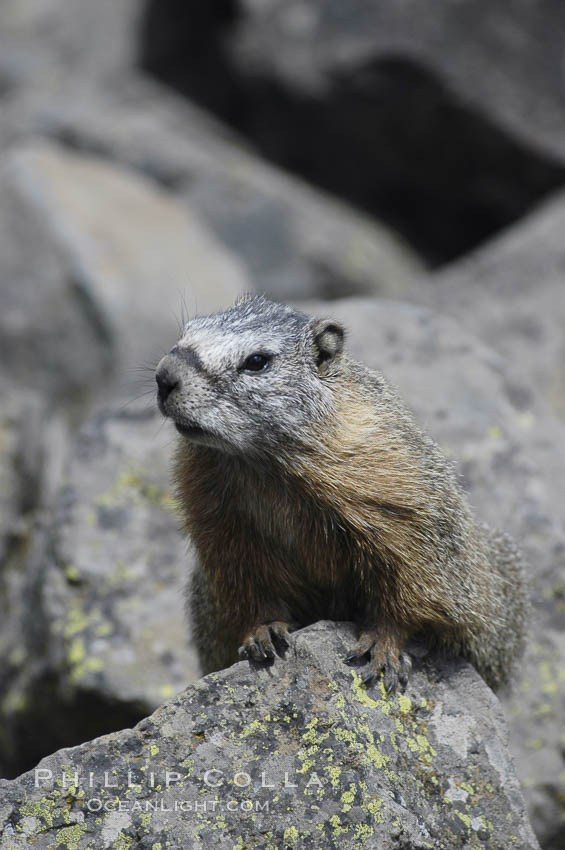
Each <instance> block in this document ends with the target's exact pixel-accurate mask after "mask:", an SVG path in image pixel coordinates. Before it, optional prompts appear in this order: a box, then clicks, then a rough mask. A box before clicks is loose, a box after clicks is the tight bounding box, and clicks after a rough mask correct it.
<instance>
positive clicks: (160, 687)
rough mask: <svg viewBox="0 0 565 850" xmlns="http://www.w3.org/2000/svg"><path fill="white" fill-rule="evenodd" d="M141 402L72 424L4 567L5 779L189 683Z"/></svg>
mask: <svg viewBox="0 0 565 850" xmlns="http://www.w3.org/2000/svg"><path fill="white" fill-rule="evenodd" d="M152 402H153V397H151V402H150V406H149V408H148V407H147V406H140V405H139V404H137V405H126V406H124V407H123V408H122V409H121V410H119V411H116V412H114V413H112V414H110V413H108V414H103V413H100V414H98V415H97V416H95V417H94V418H93V419H92V420H90V421H89V422H88V423H87V424H86V425H85V426H84V427H83V429H82V430H81V431H80V433H79V435H78V438H77V439H76V440H75V442H74V446H73V449H72V452H71V459H70V463H68V464H67V466H66V470H65V473H64V476H63V481H62V489H61V490H60V493H59V496H58V498H57V499H56V500H55V506H54V509H53V510H52V511H50V512H47V513H44V514H43V515H42V520H41V522H36V523H35V526H34V527H33V529H32V531H33V534H32V537H31V541H30V542H29V543H28V547H27V549H24V550H23V552H22V551H19V552H16V553H14V556H13V558H12V563H11V564H10V565H9V566H10V569H9V572H8V574H7V575H8V577H10V578H11V584H10V585H8V587H9V588H11V590H10V592H7V598H6V599H5V600H4V601H5V602H6V603H7V609H8V612H7V613H9V617H8V619H7V622H6V623H5V626H6V628H5V629H4V628H3V630H2V632H1V634H0V637H1V640H2V649H3V650H4V651H3V652H2V656H1V657H2V669H1V671H0V675H1V676H2V681H3V683H4V687H3V694H4V699H3V702H2V706H1V708H0V717H1V728H2V735H1V737H2V740H3V747H2V752H3V759H4V765H3V768H4V770H7V771H9V772H10V773H13V772H14V771H21V770H22V769H23V767H26V768H27V767H29V766H30V765H31V764H34V763H36V762H37V760H38V758H39V757H40V756H41V755H44V754H46V753H49V752H52V751H53V750H54V749H56V748H58V747H60V746H62V745H64V744H67V745H68V744H70V743H78V742H80V741H82V740H85V738H88V737H92V736H94V735H96V734H101V733H102V732H106V731H111V730H113V729H115V728H120V727H121V726H124V725H132V724H133V723H135V722H137V720H139V719H140V718H141V717H144V716H145V715H147V714H149V713H150V712H151V711H153V710H154V709H155V708H156V707H157V706H158V705H159V704H160V703H161V702H163V700H164V699H166V698H167V697H169V696H172V695H173V694H176V693H177V692H178V691H180V690H181V689H182V688H183V687H184V686H185V685H186V683H187V682H190V681H191V680H193V679H195V678H197V677H198V676H199V675H200V673H199V668H198V664H197V661H196V655H195V652H194V650H193V649H192V647H191V646H190V645H189V642H188V636H187V632H186V623H185V617H184V612H183V585H184V582H185V580H186V574H187V571H188V569H189V567H190V563H191V556H190V554H189V553H188V552H187V545H186V541H185V539H184V538H183V536H182V535H181V533H180V529H179V527H178V520H177V517H176V515H175V513H174V507H173V498H172V494H171V491H170V482H169V480H168V478H169V475H168V469H169V454H170V449H171V439H170V435H169V434H167V433H166V431H165V430H164V429H163V428H162V427H160V426H161V421H160V420H161V417H160V414H158V413H157V411H156V410H155V409H154V406H153V404H152ZM16 578H18V583H17V584H15V582H16ZM9 603H11V605H10V604H9ZM31 606H32V607H31ZM32 611H33V613H32ZM14 624H16V625H17V628H15V627H14ZM18 662H19V663H18ZM39 718H41V720H40V721H39Z"/></svg>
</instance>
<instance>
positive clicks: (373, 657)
mask: <svg viewBox="0 0 565 850" xmlns="http://www.w3.org/2000/svg"><path fill="white" fill-rule="evenodd" d="M343 660H344V662H345V664H355V663H357V664H360V663H361V664H362V663H367V662H368V667H367V672H365V674H364V675H363V677H362V678H363V684H364V685H366V686H369V685H372V684H374V682H376V680H377V679H378V677H379V675H380V674H381V673H382V674H383V683H384V686H385V690H386V692H387V693H391V692H392V691H395V690H396V689H397V687H398V685H401V686H402V687H404V686H405V685H406V683H407V682H408V676H409V674H410V670H411V669H412V661H411V659H410V656H409V655H408V653H406V652H403V651H402V650H401V649H400V648H399V646H398V645H397V644H396V641H394V640H391V637H390V636H387V637H386V638H383V635H382V634H381V633H380V632H379V630H376V631H366V632H363V633H362V634H361V635H360V637H359V640H358V641H357V643H356V645H355V647H354V648H353V649H352V650H351V652H349V653H348V654H347V655H346V656H345V658H344V659H343Z"/></svg>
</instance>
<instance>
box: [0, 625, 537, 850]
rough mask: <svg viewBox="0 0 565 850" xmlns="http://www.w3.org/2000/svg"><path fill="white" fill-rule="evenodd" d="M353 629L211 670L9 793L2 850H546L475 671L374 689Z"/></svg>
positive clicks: (302, 638)
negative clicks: (263, 662) (368, 685)
mask: <svg viewBox="0 0 565 850" xmlns="http://www.w3.org/2000/svg"><path fill="white" fill-rule="evenodd" d="M353 640H354V634H353V630H352V629H351V628H350V627H343V626H342V627H336V626H335V625H334V624H328V623H319V624H317V625H315V626H313V627H311V628H309V629H305V630H303V631H301V632H299V633H297V634H296V635H295V636H294V637H293V638H292V642H291V646H290V649H289V651H288V652H287V655H286V658H285V659H284V660H282V659H278V660H277V661H276V662H275V663H274V665H273V666H272V667H270V668H266V669H253V668H252V667H251V666H250V665H248V663H247V662H243V663H240V664H236V665H234V666H233V667H231V668H229V669H228V670H224V671H222V672H220V673H214V674H212V675H211V676H208V677H206V678H205V679H203V680H201V681H200V682H197V683H195V684H194V685H192V686H191V687H189V688H188V689H187V690H186V691H185V692H184V693H182V694H180V695H179V696H178V697H176V698H175V699H174V700H171V701H169V702H167V703H165V704H164V705H163V706H162V707H161V708H160V709H158V710H157V711H156V712H155V713H154V714H153V715H152V716H151V717H149V718H147V719H146V720H143V721H142V722H141V723H140V724H138V726H136V727H135V728H134V729H127V730H124V731H123V732H116V733H114V734H112V735H108V736H106V737H103V738H99V739H98V740H95V741H91V742H90V743H87V744H83V745H82V746H80V747H76V748H74V749H68V750H62V751H60V752H58V753H55V754H54V755H52V756H49V757H48V758H46V759H44V760H43V761H42V762H41V763H40V764H39V765H38V766H37V768H36V769H35V770H32V771H30V772H29V773H26V774H25V775H23V776H21V777H20V778H19V779H17V780H14V781H13V782H8V781H1V782H0V823H1V826H2V829H3V838H2V844H1V845H0V846H1V847H2V848H3V850H20V848H21V850H23V848H28V847H30V846H33V847H35V848H37V850H42V848H43V850H47V848H49V847H55V846H56V847H62V848H68V850H71V848H72V850H87V848H88V850H102V848H109V847H112V848H120V850H122V848H123V850H127V848H134V847H135V848H146V850H149V848H152V850H156V848H165V847H184V848H188V847H191V848H195V850H212V848H221V849H222V850H228V849H229V850H233V848H238V850H243V848H249V850H251V848H257V849H258V850H259V848H260V850H281V848H285V850H290V848H296V850H302V849H303V848H312V850H314V848H319V847H324V848H334V847H335V848H340V850H350V848H351V850H353V848H354V849H355V850H362V848H375V847H378V848H381V850H387V848H390V850H393V848H399V847H402V848H404V850H424V848H427V849H428V850H455V848H466V850H470V848H475V850H478V848H489V850H503V848H504V850H506V848H508V847H513V848H516V850H534V848H536V847H538V844H537V842H536V839H535V837H534V835H533V833H532V831H531V827H530V825H529V823H528V820H527V816H526V814H525V808H524V802H523V799H522V796H521V793H520V789H519V786H518V782H517V779H516V776H515V774H514V770H513V767H512V760H511V758H510V756H509V754H508V750H507V746H506V743H507V741H506V739H507V735H506V728H505V724H504V720H503V718H502V714H501V711H500V707H499V704H498V701H497V700H496V698H495V697H494V696H493V695H492V693H491V692H490V690H489V689H488V688H487V687H486V685H485V684H484V683H483V682H482V681H481V680H480V678H479V677H478V675H477V674H476V673H475V672H474V671H473V670H472V668H471V667H469V666H468V665H467V664H465V663H463V662H454V663H450V662H446V661H444V662H439V661H437V660H436V661H432V660H427V661H425V662H419V663H418V664H417V667H416V671H415V672H414V674H413V676H412V678H411V680H410V683H409V685H408V687H407V689H406V692H405V693H403V694H399V695H396V696H390V697H386V696H384V691H382V689H381V688H380V687H378V686H376V687H375V689H374V690H373V691H366V690H365V688H364V687H363V685H362V684H361V679H360V676H359V674H358V673H357V672H356V671H355V670H351V669H349V668H348V667H346V666H345V665H344V664H343V657H344V655H345V653H346V651H347V649H348V647H349V646H350V645H351V642H352V641H353Z"/></svg>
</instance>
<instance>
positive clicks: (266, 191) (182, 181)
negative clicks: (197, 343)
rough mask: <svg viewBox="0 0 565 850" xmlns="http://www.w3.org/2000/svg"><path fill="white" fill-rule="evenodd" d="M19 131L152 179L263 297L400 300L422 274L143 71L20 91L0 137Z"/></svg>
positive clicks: (406, 255)
mask: <svg viewBox="0 0 565 850" xmlns="http://www.w3.org/2000/svg"><path fill="white" fill-rule="evenodd" d="M30 135H31V136H34V135H41V136H43V137H49V138H55V139H57V140H58V141H59V142H60V143H63V144H65V145H68V146H72V147H73V148H76V149H79V150H81V151H82V152H85V153H88V152H91V153H95V154H96V155H98V156H100V155H102V156H104V157H106V158H108V159H109V160H111V161H113V162H115V163H116V164H117V165H125V166H127V167H128V169H135V170H136V171H138V172H141V174H142V175H145V176H147V177H150V178H151V179H153V180H156V181H158V182H160V183H161V184H162V185H163V186H164V187H166V188H168V190H169V191H173V192H174V193H175V194H176V195H177V197H178V198H182V199H183V202H185V203H186V204H187V205H188V207H189V209H193V210H194V211H196V212H197V213H198V214H199V215H200V216H201V218H202V220H203V221H204V222H205V223H206V224H207V225H208V227H209V228H210V230H212V231H213V233H214V234H215V235H216V237H217V238H218V240H219V241H220V242H221V243H222V244H223V245H225V246H227V248H228V249H229V250H230V251H232V252H233V253H234V254H236V255H237V256H238V257H239V259H240V260H241V261H242V262H243V263H244V264H245V267H246V270H247V272H248V275H249V278H250V287H251V288H253V289H255V290H257V291H261V292H266V293H268V294H269V295H271V296H272V297H275V298H280V299H283V300H284V299H287V298H300V297H320V298H327V297H330V298H334V297H337V296H342V295H344V294H346V295H352V294H373V295H386V296H394V297H398V298H400V297H402V296H403V294H404V293H405V292H408V291H410V288H411V284H412V282H413V280H414V278H415V277H417V276H418V275H419V274H421V273H422V271H423V266H422V263H421V261H420V260H418V259H417V257H416V255H415V253H414V252H413V251H412V250H410V248H409V247H408V246H407V244H406V243H405V242H404V241H403V240H402V239H400V238H399V237H398V236H396V235H395V234H394V233H393V232H392V231H391V230H389V229H387V228H386V227H385V226H384V225H382V224H379V223H378V222H375V221H371V220H370V219H369V218H368V217H367V216H365V215H363V214H362V213H360V212H356V211H355V210H353V209H351V208H350V207H348V206H347V205H346V204H343V203H340V202H338V201H336V200H335V199H333V198H331V197H329V196H326V195H325V194H324V193H323V192H320V191H315V190H314V189H312V188H310V187H308V186H307V185H305V184H304V183H302V182H301V181H300V180H297V179H293V178H292V177H289V176H288V175H286V174H285V173H284V172H283V171H281V170H279V169H277V168H275V167H274V166H272V165H269V164H268V163H267V162H265V161H264V160H262V159H261V158H260V157H258V156H257V155H255V154H253V152H252V151H251V150H249V148H248V147H246V145H245V144H244V143H243V142H242V140H241V139H240V138H238V137H237V136H236V135H235V134H234V133H233V132H230V131H229V130H228V129H227V128H226V127H225V126H222V125H221V124H220V123H219V122H217V121H214V120H213V119H212V118H210V116H208V115H206V114H205V113H204V112H202V111H201V110H199V109H198V108H197V107H195V106H194V105H193V104H190V103H187V102H186V101H185V100H183V99H182V98H180V97H178V96H175V95H173V94H172V93H171V92H170V91H169V90H167V89H166V88H165V87H162V86H159V85H157V84H156V83H154V82H152V81H151V80H149V79H144V78H143V77H142V76H136V75H132V74H123V75H122V76H121V77H120V78H119V79H117V80H115V81H113V83H112V86H108V85H104V86H95V85H90V86H85V85H77V84H76V83H75V82H74V81H73V80H72V79H71V80H68V81H67V83H66V85H64V86H55V87H49V86H45V87H40V88H38V89H30V90H27V91H26V92H21V93H19V94H18V96H17V97H14V98H12V99H11V101H10V102H9V103H8V104H6V105H5V109H4V122H3V125H2V126H0V145H4V146H5V145H8V144H10V143H11V144H21V143H22V141H25V140H26V139H27V138H29V137H30ZM155 236H157V234H156V235H155ZM156 244H157V242H156V239H155V237H154V238H153V245H156ZM175 303H176V302H175Z"/></svg>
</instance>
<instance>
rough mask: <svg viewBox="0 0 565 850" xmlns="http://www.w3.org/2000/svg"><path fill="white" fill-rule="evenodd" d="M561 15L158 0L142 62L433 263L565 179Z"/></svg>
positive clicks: (442, 2) (540, 9)
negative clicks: (389, 229) (366, 213)
mask: <svg viewBox="0 0 565 850" xmlns="http://www.w3.org/2000/svg"><path fill="white" fill-rule="evenodd" d="M564 29H565V7H564V6H563V4H562V3H559V2H549V3H540V2H537V3H536V2H534V3H524V2H523V0H494V2H490V3H481V2H480V0H464V2H457V3H454V2H452V0H439V2H436V3H435V4H434V6H433V11H432V12H430V9H429V8H428V7H427V6H426V5H425V4H422V3H420V2H419V1H418V0H381V2H379V3H369V2H367V0H354V2H351V3H348V4H347V6H344V4H343V3H341V2H340V0H311V2H304V0H292V2H286V0H285V2H282V0H279V1H278V0H273V1H272V2H268V3H266V2H265V3H258V2H253V0H239V2H234V3H232V4H230V5H229V9H226V8H225V7H224V6H220V7H216V9H215V13H214V12H213V11H211V10H210V9H209V4H207V3H206V2H205V0H193V2H192V3H191V4H190V9H187V8H186V4H185V3H183V2H182V0H153V2H149V3H148V4H147V11H146V13H145V16H144V19H143V24H142V27H141V30H140V32H141V38H142V42H141V43H142V49H141V61H142V64H143V66H144V67H145V68H147V69H148V70H150V71H151V72H152V73H154V74H155V75H156V76H157V77H158V78H159V79H161V80H164V81H166V82H168V83H169V84H171V85H172V86H174V87H175V88H177V89H178V90H180V91H182V92H183V93H185V94H186V95H188V96H189V97H191V98H193V99H196V100H197V101H199V102H200V103H202V104H204V105H206V106H207V107H208V108H210V109H211V110H213V111H214V112H216V113H217V114H218V115H221V116H223V117H224V118H226V119H227V120H228V121H230V122H231V123H232V124H233V125H234V126H235V127H236V128H237V129H238V130H239V131H240V132H242V133H243V134H245V135H246V136H247V137H249V138H250V139H252V140H253V142H254V143H255V144H256V145H257V147H258V149H259V150H260V151H261V152H262V153H263V154H265V155H267V156H268V157H269V158H271V159H273V160H275V161H277V162H279V163H282V164H283V165H284V166H285V167H287V168H289V169H290V170H293V171H295V172H297V173H299V174H301V175H302V176H305V177H306V178H307V179H308V180H309V181H310V182H313V183H316V184H318V185H320V186H322V187H324V188H325V189H329V190H330V191H332V192H333V193H334V194H337V195H339V196H340V197H344V198H347V199H349V200H350V201H353V203H354V204H355V205H357V206H361V207H363V208H365V209H367V210H369V211H370V212H371V213H373V214H374V215H376V216H378V217H379V218H380V219H382V220H383V221H385V222H387V223H388V224H389V225H392V226H393V227H395V228H397V229H398V230H399V231H400V232H401V233H403V234H404V236H406V237H407V238H408V239H409V240H410V242H411V244H412V245H413V246H415V247H416V248H417V249H418V250H419V251H421V253H422V254H423V255H424V256H426V257H427V258H428V260H429V261H430V262H432V263H434V264H439V263H442V262H445V261H448V260H450V259H453V258H455V257H457V256H460V255H461V254H463V253H465V252H467V251H468V250H469V249H470V248H472V247H474V246H476V245H478V244H479V243H481V242H482V241H484V239H485V238H487V237H488V236H489V235H492V234H493V233H495V232H497V231H498V230H500V229H501V228H502V227H504V226H505V225H507V224H509V223H510V222H512V221H515V220H517V219H518V218H520V217H521V216H522V215H523V214H524V213H525V212H527V211H528V210H529V209H531V208H532V206H533V205H534V204H535V203H536V202H537V201H538V200H539V199H540V198H542V197H543V196H545V195H546V194H547V193H548V192H550V191H551V190H552V189H554V188H556V187H557V186H562V185H563V184H564V183H565V157H564V153H563V152H564V150H565V144H564V142H565V118H564V115H565V110H564V109H563V105H564V95H563V92H564V91H565V85H564V83H565V77H564V71H563V65H562V62H561V38H560V36H561V33H562V32H563V31H564ZM202 43H205V44H206V45H207V50H206V51H205V52H204V51H202V49H201V48H200V49H199V45H201V44H202Z"/></svg>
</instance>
